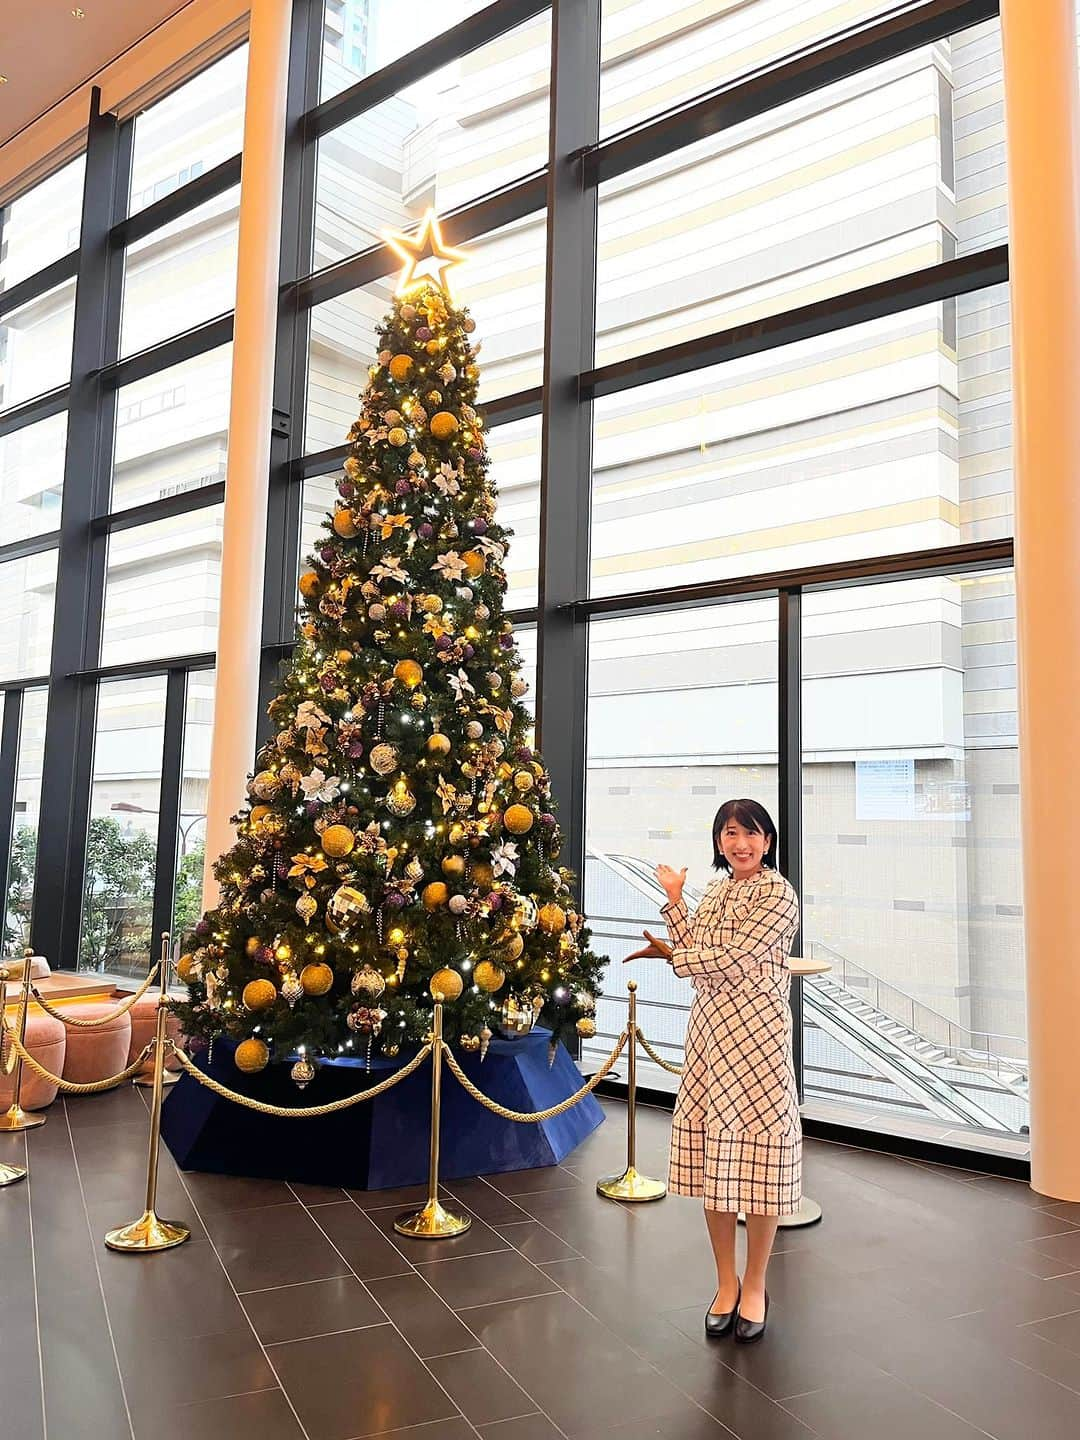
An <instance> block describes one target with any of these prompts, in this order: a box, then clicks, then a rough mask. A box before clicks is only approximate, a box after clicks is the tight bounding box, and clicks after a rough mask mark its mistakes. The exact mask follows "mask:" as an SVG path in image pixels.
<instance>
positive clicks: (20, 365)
mask: <svg viewBox="0 0 1080 1440" xmlns="http://www.w3.org/2000/svg"><path fill="white" fill-rule="evenodd" d="M74 326H75V281H74V280H65V281H64V283H63V284H62V285H57V286H56V288H55V289H53V290H49V291H48V292H47V293H46V294H44V295H39V296H38V297H37V299H36V300H28V301H27V302H26V304H25V305H20V306H19V308H18V309H17V310H12V311H11V312H10V313H9V314H7V315H5V316H4V318H3V319H2V320H0V410H7V409H10V407H11V406H13V405H21V404H22V402H23V401H24V400H30V399H32V398H33V397H34V396H35V395H44V394H45V392H46V391H47V390H55V389H56V388H57V386H59V385H66V384H67V382H68V381H69V380H70V378H71V342H72V338H73V334H74Z"/></svg>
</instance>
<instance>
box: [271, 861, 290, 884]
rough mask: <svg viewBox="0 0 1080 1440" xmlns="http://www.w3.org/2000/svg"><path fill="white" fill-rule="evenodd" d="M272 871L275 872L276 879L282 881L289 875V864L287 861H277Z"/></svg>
mask: <svg viewBox="0 0 1080 1440" xmlns="http://www.w3.org/2000/svg"><path fill="white" fill-rule="evenodd" d="M274 869H275V870H276V871H277V876H278V879H279V880H284V879H286V877H287V876H288V874H289V862H288V861H287V860H278V861H277V863H276V864H275V866H274Z"/></svg>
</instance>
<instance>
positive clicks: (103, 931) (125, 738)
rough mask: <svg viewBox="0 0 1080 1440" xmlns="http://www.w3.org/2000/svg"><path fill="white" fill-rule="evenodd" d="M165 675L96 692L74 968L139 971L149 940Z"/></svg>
mask: <svg viewBox="0 0 1080 1440" xmlns="http://www.w3.org/2000/svg"><path fill="white" fill-rule="evenodd" d="M165 684H166V681H165V676H164V675H155V676H151V677H149V678H147V679H140V680H109V681H103V682H102V683H101V686H100V689H99V691H98V706H97V730H96V733H95V737H94V770H93V782H92V788H91V791H90V825H89V829H88V831H87V840H86V865H85V869H84V872H83V893H82V925H81V930H80V937H79V963H78V968H79V969H80V970H98V971H105V972H107V973H109V974H121V975H125V974H126V975H134V974H142V973H145V971H146V968H147V966H148V964H149V963H150V956H151V951H152V949H153V948H154V942H153V934H152V930H153V908H154V876H155V872H156V868H157V867H156V862H157V827H158V809H159V806H160V803H161V762H162V748H163V745H164V739H165Z"/></svg>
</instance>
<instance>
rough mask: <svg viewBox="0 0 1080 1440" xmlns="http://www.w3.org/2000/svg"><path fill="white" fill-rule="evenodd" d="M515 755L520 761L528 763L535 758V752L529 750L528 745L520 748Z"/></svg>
mask: <svg viewBox="0 0 1080 1440" xmlns="http://www.w3.org/2000/svg"><path fill="white" fill-rule="evenodd" d="M515 753H516V755H517V758H518V759H519V760H524V761H526V762H527V761H529V760H531V759H532V758H533V752H532V751H531V750H530V749H529V747H528V746H527V745H521V746H519V747H518V749H517V751H516V752H515Z"/></svg>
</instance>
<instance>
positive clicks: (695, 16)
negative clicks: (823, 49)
mask: <svg viewBox="0 0 1080 1440" xmlns="http://www.w3.org/2000/svg"><path fill="white" fill-rule="evenodd" d="M895 8H896V0H799V4H798V5H792V4H791V0H714V3H712V4H710V5H702V4H700V3H696V0H674V3H673V0H603V3H602V6H601V20H600V24H601V44H602V52H603V53H602V65H601V71H600V133H601V134H602V135H610V134H611V133H612V132H613V131H616V130H625V129H627V128H628V127H629V126H631V125H636V124H637V123H638V122H639V121H641V120H644V119H646V118H648V117H649V116H651V115H657V114H659V113H660V112H661V111H663V110H670V109H672V108H673V107H674V106H676V105H679V104H681V103H682V102H683V101H686V100H689V99H691V98H693V97H694V96H696V95H698V94H699V93H701V92H702V91H705V90H714V89H716V88H718V87H719V86H721V85H726V84H728V83H730V82H731V81H732V80H736V79H738V78H739V77H740V76H744V75H748V74H749V73H750V72H751V71H754V70H758V69H760V68H762V67H764V66H768V65H772V64H775V63H776V61H777V60H780V59H782V58H783V57H784V56H787V55H792V54H794V53H795V52H796V51H799V50H803V49H805V48H806V47H808V46H811V45H815V44H820V43H822V42H823V41H825V40H829V39H831V38H833V37H834V36H836V35H837V34H839V33H840V32H841V31H843V30H846V29H849V28H851V27H853V26H857V25H859V24H861V23H865V22H866V21H869V20H873V19H874V18H876V17H879V16H880V15H881V14H882V13H884V12H885V11H887V10H894V9H895Z"/></svg>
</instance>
